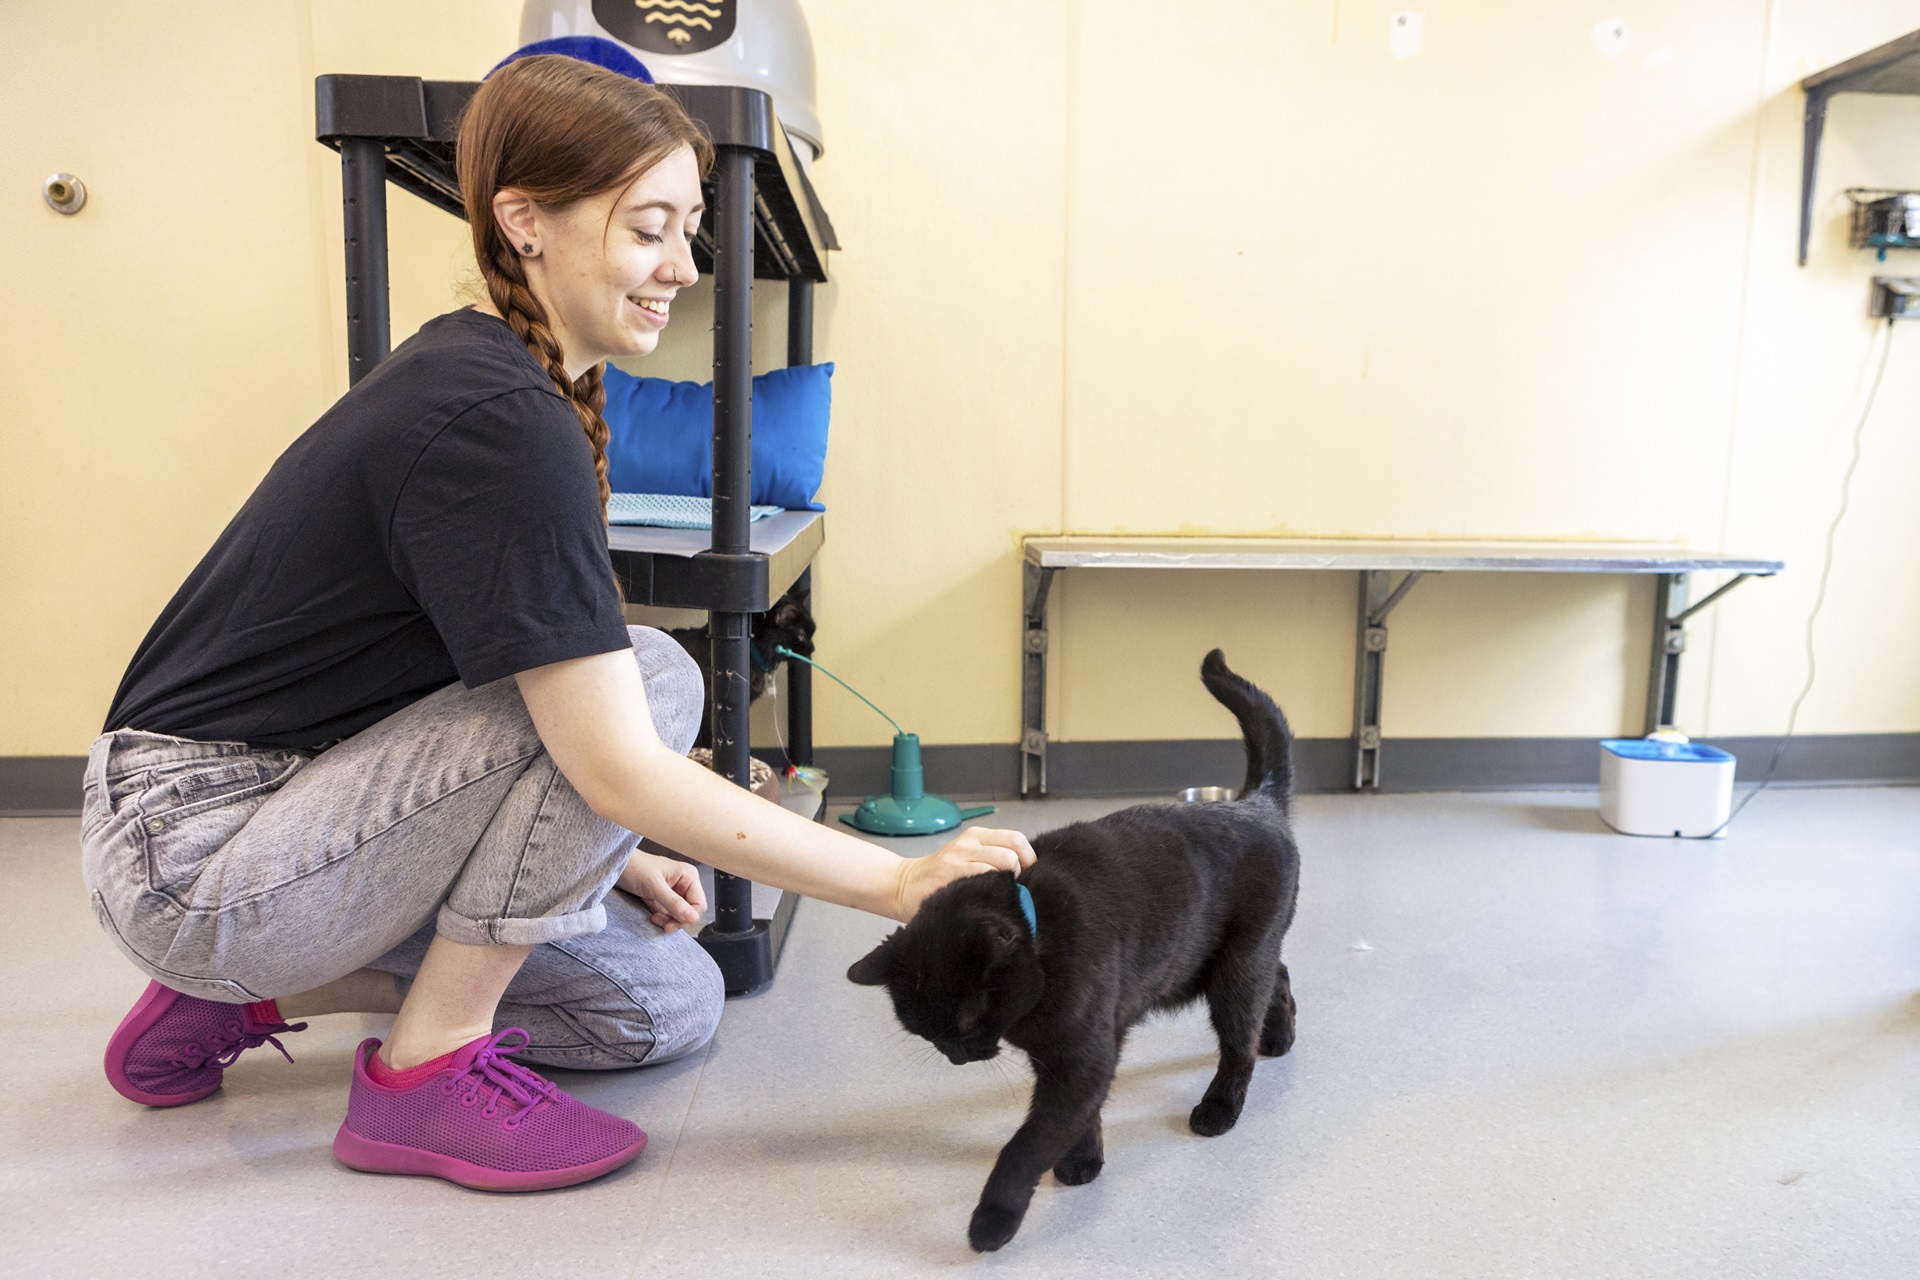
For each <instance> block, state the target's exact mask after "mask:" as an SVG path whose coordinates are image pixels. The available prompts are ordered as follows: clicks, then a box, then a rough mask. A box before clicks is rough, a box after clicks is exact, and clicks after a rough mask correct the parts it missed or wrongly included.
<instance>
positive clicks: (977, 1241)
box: [967, 1200, 1027, 1253]
mask: <svg viewBox="0 0 1920 1280" xmlns="http://www.w3.org/2000/svg"><path fill="white" fill-rule="evenodd" d="M1026 1216H1027V1213H1026V1210H1024V1209H1009V1208H1007V1207H1006V1206H1004V1205H997V1204H988V1203H987V1202H986V1201H984V1200H983V1201H981V1202H980V1204H979V1205H978V1206H977V1207H976V1208H975V1209H974V1211H973V1221H972V1222H970V1223H968V1224H967V1243H968V1244H970V1245H972V1246H973V1249H974V1252H975V1253H992V1252H993V1251H994V1250H995V1249H998V1248H999V1247H1000V1246H1001V1245H1003V1244H1005V1243H1006V1242H1007V1241H1009V1240H1011V1239H1013V1236H1014V1233H1015V1232H1016V1231H1018V1230H1020V1220H1021V1219H1022V1218H1024V1217H1026Z"/></svg>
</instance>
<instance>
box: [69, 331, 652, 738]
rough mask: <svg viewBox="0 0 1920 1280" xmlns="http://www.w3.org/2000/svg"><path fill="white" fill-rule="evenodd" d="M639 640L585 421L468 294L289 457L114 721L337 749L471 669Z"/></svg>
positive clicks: (189, 598) (536, 662) (189, 590)
mask: <svg viewBox="0 0 1920 1280" xmlns="http://www.w3.org/2000/svg"><path fill="white" fill-rule="evenodd" d="M627 644H628V640H627V632H626V624H625V620H624V618H623V616H622V610H621V600H620V592H619V589H618V588H617V587H616V586H615V584H614V580H613V572H612V568H611V566H610V565H609V563H608V559H607V539H606V529H605V526H604V525H603V523H602V517H601V510H600V490H599V485H598V482H597V481H596V480H595V478H594V469H593V449H592V446H591V445H590V444H588V442H587V438H586V435H585V433H584V432H582V431H581V430H580V420H579V419H578V418H577V417H576V416H574V412H573V409H572V407H571V406H570V405H569V404H568V403H567V401H566V400H565V399H563V398H562V397H561V396H560V394H559V393H558V392H557V391H556V390H555V389H554V385H553V383H552V381H551V380H550V379H549V378H548V377H547V375H546V373H545V372H544V371H543V370H542V369H541V367H540V366H539V364H537V363H536V362H535V361H534V359H533V357H532V356H530V355H529V354H528V353H527V350H526V348H525V347H524V346H522V345H521V343H520V341H519V340H518V339H517V338H515V337H514V336H513V331H512V330H510V329H509V328H507V326H506V325H505V324H504V323H503V322H502V321H500V320H497V319H495V318H494V317H492V316H489V315H485V314H483V313H481V312H478V311H456V312H453V313H452V314H450V315H444V316H441V317H439V318H438V319H436V320H433V321H431V322H429V323H428V324H427V325H426V326H425V327H423V328H422V329H421V330H420V332H419V333H417V334H415V335H414V336H413V337H412V338H409V339H408V340H407V341H406V342H404V343H402V344H401V346H400V349H399V350H397V351H395V352H394V353H393V354H392V355H391V356H389V357H388V358H387V359H386V360H385V361H384V362H383V363H382V364H381V365H380V366H379V367H378V368H376V369H375V370H374V371H373V372H372V373H370V374H368V375H367V376H366V377H365V378H363V379H361V381H360V383H359V384H358V385H357V386H355V387H354V388H353V389H352V390H351V391H349V392H347V394H346V395H344V396H342V397H341V398H340V401H339V403H337V404H335V405H334V406H333V408H331V409H329V410H328V411H327V413H326V415H325V416H324V417H322V418H321V419H320V420H319V421H318V422H316V423H314V425H313V426H312V427H311V428H310V429H309V430H308V431H307V432H306V434H304V435H302V436H301V437H300V438H299V439H298V440H296V441H294V442H293V445H292V446H291V447H290V448H288V450H287V451H286V452H285V453H283V454H281V455H280V460H279V461H278V462H276V463H274V464H273V469H272V470H271V471H269V472H268V473H267V477H266V479H265V480H262V481H261V482H260V487H259V488H257V489H255V490H254V492H253V496H252V497H251V498H249V499H247V503H246V505H245V506H243V507H242V508H241V509H240V513H239V514H238V515H236V516H235V517H234V518H233V522H232V523H231V524H229V525H228V526H227V528H226V531H225V532H224V533H222V534H221V535H220V538H219V541H217V542H215V543H214V545H213V549H212V550H211V551H209V552H207V554H206V557H205V558H204V559H203V560H201V562H200V564H199V567H198V568H196V569H195V570H194V571H193V573H192V575H191V576H190V577H188V579H187V581H186V583H185V585H183V586H182V587H181V588H180V590H179V591H178V592H177V593H175V595H174V597H173V600H172V601H171V602H170V603H169V604H168V605H167V607H166V610H165V611H164V612H163V613H162V614H161V615H160V619H159V621H157V622H155V623H154V624H153V629H152V630H151V631H149V632H148V633H147V638H146V639H145V640H144V641H143V642H142V643H141V645H140V649H139V652H138V653H136V654H135V655H134V658H133V662H132V664H131V665H129V666H128V668H127V674H126V676H125V677H124V678H123V679H122V680H121V682H120V689H119V692H118V693H116V694H115V695H114V699H113V709H112V710H111V711H109V712H108V713H107V724H106V727H107V729H109V730H113V729H144V730H148V731H150V732H154V733H167V734H172V735H174V736H176V737H181V738H193V739H196V740H199V741H235V742H248V743H253V744H256V745H259V746H277V747H302V748H319V747H322V746H325V745H326V744H328V743H331V742H334V741H337V740H338V739H341V738H345V737H347V736H349V735H351V734H354V733H358V732H359V731H360V730H362V729H364V728H366V727H367V726H368V725H370V724H373V723H374V722H376V721H378V720H381V719H384V718H385V717H387V716H389V715H391V714H393V713H394V712H395V711H398V710H399V709H400V708H402V707H404V706H406V705H408V704H409V703H412V702H415V701H417V700H419V699H420V698H423V697H425V696H426V695H427V694H429V693H432V692H433V691H434V690H435V689H439V688H442V687H444V686H446V685H448V684H451V683H452V682H453V681H454V680H455V679H459V680H462V681H464V682H465V683H466V684H467V685H468V686H469V687H473V686H476V685H481V684H485V683H487V682H488V681H491V680H498V679H501V678H502V677H504V676H510V675H513V674H514V673H515V672H519V671H525V670H528V669H529V668H532V667H538V666H544V665H545V664H547V663H550V662H559V661H562V660H563V659H567V658H578V657H584V656H586V655H588V654H595V653H612V652H615V651H617V650H621V649H625V648H626V647H627Z"/></svg>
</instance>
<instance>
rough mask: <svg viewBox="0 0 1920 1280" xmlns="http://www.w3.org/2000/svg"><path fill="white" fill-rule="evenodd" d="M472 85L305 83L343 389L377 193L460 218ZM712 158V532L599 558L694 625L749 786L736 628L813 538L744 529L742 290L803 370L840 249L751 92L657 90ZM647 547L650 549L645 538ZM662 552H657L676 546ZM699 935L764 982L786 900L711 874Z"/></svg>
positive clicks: (793, 729)
mask: <svg viewBox="0 0 1920 1280" xmlns="http://www.w3.org/2000/svg"><path fill="white" fill-rule="evenodd" d="M479 87H480V86H479V83H478V82H476V81H451V80H422V79H419V78H418V77H414V76H363V75H329V76H321V77H319V79H318V80H317V81H316V82H315V85H314V88H315V106H316V109H315V121H316V134H317V136H318V138H319V140H320V141H321V142H323V143H325V144H326V145H327V146H329V147H332V148H334V149H335V150H336V151H338V152H339V153H340V169H341V178H342V187H343V194H344V199H345V211H346V267H347V270H346V276H347V282H346V283H347V368H348V379H349V383H353V382H358V381H359V380H360V379H361V378H362V377H364V376H365V375H366V373H367V371H368V370H370V369H372V368H373V367H374V366H375V365H376V364H378V363H379V362H380V361H381V360H382V359H384V358H385V357H386V355H387V353H388V351H389V349H390V342H391V317H390V315H389V310H388V292H387V265H388V261H387V191H386V188H387V183H389V182H391V183H393V184H394V185H395V186H398V187H400V188H402V189H404V190H407V191H411V192H412V193H413V194H415V195H417V196H419V197H420V198H421V199H423V200H425V201H427V202H428V203H429V204H432V205H434V206H435V207H436V208H440V209H444V210H445V211H447V212H448V213H451V214H453V215H454V216H455V217H464V216H465V209H464V207H463V205H462V202H461V199H460V189H459V185H458V183H457V182H456V180H455V177H454V167H453V148H454V141H455V139H456V137H457V136H458V133H459V124H460V116H461V113H462V112H463V111H465V109H466V106H467V103H468V102H469V101H470V100H471V99H472V98H473V95H474V93H475V91H477V90H478V89H479ZM662 88H664V89H666V91H667V92H669V93H672V94H673V95H674V96H675V97H676V98H678V99H679V101H680V103H681V105H682V106H684V107H685V108H686V109H687V112H688V114H689V115H691V116H692V117H693V118H694V119H695V120H696V121H698V122H699V123H700V124H701V125H702V127H704V128H705V129H706V131H707V134H708V136H709V137H710V138H712V140H713V144H714V153H715V157H714V166H713V172H712V173H711V174H710V175H709V176H708V180H707V183H706V200H707V216H706V218H705V219H703V220H702V225H701V230H700V235H699V237H698V239H697V240H696V242H695V244H694V262H695V265H697V266H698V267H699V268H700V269H701V270H702V271H705V272H708V273H710V274H711V275H712V276H713V281H714V318H713V390H714V396H713V530H712V536H711V537H710V538H709V539H708V540H707V545H706V546H705V547H689V546H688V545H687V539H686V538H685V536H684V534H679V531H674V530H646V529H636V528H624V527H622V528H614V529H611V530H609V533H608V551H609V554H610V555H611V557H612V559H613V564H614V570H615V573H616V574H617V575H618V577H619V579H620V582H621V587H622V591H623V593H624V594H625V596H626V598H627V600H628V601H629V602H630V603H633V604H652V605H661V606H666V607H670V608H681V609H701V610H705V611H706V613H707V616H708V623H709V633H710V634H711V636H712V641H713V650H712V670H713V672H714V681H713V707H712V713H713V767H714V770H715V771H716V772H718V773H719V774H720V775H721V776H723V777H725V778H727V779H729V780H730V781H732V782H735V783H737V784H738V785H740V786H743V787H744V786H748V785H750V778H751V774H750V770H751V767H752V765H751V761H750V759H749V754H748V705H749V701H750V698H751V694H750V692H749V681H750V679H751V672H752V664H751V660H750V655H749V651H748V645H749V641H750V639H751V636H752V624H753V616H754V615H755V614H758V613H763V612H765V611H766V610H768V609H770V608H771V607H772V606H773V603H774V602H775V601H776V600H778V599H779V598H780V597H781V596H782V595H783V594H785V593H786V592H787V591H788V590H789V588H792V589H795V590H796V591H797V592H798V593H799V594H800V595H801V596H802V597H803V600H804V598H805V597H806V595H807V594H808V593H809V592H810V589H811V577H812V574H811V570H810V569H809V567H808V566H809V565H810V563H811V561H812V558H813V554H814V552H815V551H816V550H817V549H818V548H819V546H820V543H821V541H822V540H823V538H824V536H825V521H824V518H823V517H822V516H820V515H818V514H811V513H789V516H787V517H776V518H775V520H774V521H767V522H762V523H763V524H765V525H773V526H774V527H773V528H768V529H763V528H760V527H757V526H755V525H754V524H753V522H752V521H751V519H750V513H749V503H750V500H751V495H752V483H751V481H752V475H751V458H752V454H751V445H752V429H753V428H752V407H753V383H752V378H753V354H752V353H753V348H752V335H753V281H754V280H755V279H756V278H758V279H762V280H782V281H785V282H786V284H787V363H788V364H789V365H796V364H810V363H811V362H812V359H813V286H814V285H815V284H816V283H824V282H825V281H826V278H827V272H826V255H827V252H828V251H829V250H832V249H837V248H839V247H840V246H839V243H838V242H837V241H836V240H835V238H834V234H833V225H832V223H831V222H829V221H828V219H827V214H826V210H825V209H823V208H822V207H821V205H820V201H819V199H818V197H817V196H816V195H815V194H814V191H813V187H812V184H810V183H809V182H808V181H807V176H806V173H805V171H804V170H802V169H801V168H800V166H799V164H798V162H797V161H796V160H795V159H794V156H793V152H792V149H791V148H790V147H789V146H788V143H787V138H786V134H785V132H784V131H782V129H781V128H780V124H779V121H778V119H777V118H776V117H775V116H774V112H773V101H772V99H771V98H769V97H768V96H767V95H766V94H765V93H763V92H761V91H760V90H757V89H743V88H734V87H728V86H707V85H701V86H681V85H670V86H662ZM656 534H658V535H663V536H658V537H656V536H654V535H656ZM676 534H678V535H679V536H665V535H676ZM810 675H811V672H810V671H809V670H808V669H807V668H805V667H804V666H795V665H791V664H790V665H789V667H788V686H787V688H788V706H787V711H788V741H789V743H790V746H789V754H790V756H791V757H792V759H793V760H794V762H795V763H797V764H810V763H812V755H813V698H812V683H811V680H810V678H809V677H810ZM714 879H715V886H714V922H713V923H712V924H711V925H709V926H708V927H707V928H706V929H704V930H703V931H702V932H701V934H700V941H701V943H702V944H703V945H704V946H705V947H706V948H707V950H708V952H709V953H710V954H712V956H713V957H714V959H715V961H716V962H718V964H719V966H720V970H721V972H722V974H723V975H725V978H726V984H727V990H728V992H729V993H733V994H738V993H740V992H744V991H751V990H753V989H755V988H757V987H760V986H763V985H765V984H766V983H767V982H769V981H771V980H772V978H773V972H774V968H775V966H776V964H777V963H778V961H779V955H780V951H781V948H782V946H783V945H784V943H785V940H786V932H787V925H788V923H789V921H790V920H791V918H792V914H793V908H794V906H795V905H796V903H797V901H798V899H797V897H796V896H795V895H793V894H790V893H789V894H783V895H782V897H781V900H780V905H779V908H778V909H777V910H776V911H775V912H774V914H773V916H772V918H771V919H755V918H754V915H753V886H752V884H750V883H749V882H748V881H746V880H744V879H742V878H740V877H738V876H731V875H727V874H726V873H724V872H719V871H716V872H715V876H714Z"/></svg>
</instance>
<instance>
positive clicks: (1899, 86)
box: [1800, 31, 1920, 267]
mask: <svg viewBox="0 0 1920 1280" xmlns="http://www.w3.org/2000/svg"><path fill="white" fill-rule="evenodd" d="M1800 87H1801V88H1802V89H1804V90H1805V91H1806V95H1807V113H1806V123H1805V133H1804V135H1803V137H1802V141H1801V146H1800V265H1801V266H1803V267H1804V266H1806V265H1807V244H1808V242H1809V241H1811V240H1812V238H1813V180H1814V176H1815V175H1816V174H1817V173H1818V172H1819V170H1820V137H1821V135H1822V134H1823V133H1825V132H1826V128H1827V102H1828V100H1829V99H1831V98H1832V97H1833V96H1834V95H1835V94H1837V93H1903V94H1915V93H1920V31H1910V32H1908V33H1907V34H1906V35H1904V36H1901V37H1900V38H1899V39H1898V40H1889V41H1887V43H1885V44H1883V45H1881V46H1880V47H1879V48H1877V49H1869V50H1867V51H1866V52H1865V53H1863V54H1861V55H1859V56H1858V57H1854V58H1848V59H1847V60H1846V61H1845V62H1841V63H1837V64H1835V65H1834V66H1831V67H1828V68H1827V69H1826V70H1825V71H1816V72H1814V73H1813V74H1812V75H1810V76H1808V77H1807V78H1806V79H1804V80H1802V81H1801V82H1800Z"/></svg>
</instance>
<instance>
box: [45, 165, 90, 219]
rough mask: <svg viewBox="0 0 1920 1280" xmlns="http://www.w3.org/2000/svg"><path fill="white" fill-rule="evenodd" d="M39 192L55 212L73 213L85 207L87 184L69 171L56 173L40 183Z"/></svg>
mask: <svg viewBox="0 0 1920 1280" xmlns="http://www.w3.org/2000/svg"><path fill="white" fill-rule="evenodd" d="M40 194H41V195H43V196H45V197H46V198H47V205H48V207H49V208H51V209H52V210H53V211H54V212H55V213H66V214H74V213H78V212H80V211H81V210H82V209H84V208H86V207H87V184H86V183H84V182H82V181H80V179H78V178H76V177H74V176H73V175H72V174H70V173H56V174H54V175H53V176H52V177H51V178H48V179H47V180H46V182H44V183H42V184H41V187H40Z"/></svg>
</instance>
